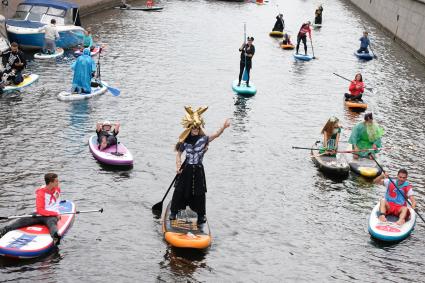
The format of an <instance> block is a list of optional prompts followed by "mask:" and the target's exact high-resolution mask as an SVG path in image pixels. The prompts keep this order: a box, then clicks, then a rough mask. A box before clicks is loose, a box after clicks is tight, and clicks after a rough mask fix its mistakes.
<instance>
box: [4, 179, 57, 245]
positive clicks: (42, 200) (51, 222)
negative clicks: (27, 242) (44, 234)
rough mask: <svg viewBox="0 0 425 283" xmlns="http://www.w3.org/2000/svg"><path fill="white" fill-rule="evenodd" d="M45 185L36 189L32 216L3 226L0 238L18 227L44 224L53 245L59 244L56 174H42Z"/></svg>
mask: <svg viewBox="0 0 425 283" xmlns="http://www.w3.org/2000/svg"><path fill="white" fill-rule="evenodd" d="M44 180H45V182H46V186H45V187H42V188H39V189H37V190H36V192H35V194H36V212H35V213H34V214H33V217H26V218H20V219H18V220H17V221H15V222H14V223H12V224H10V225H7V226H5V227H3V229H1V230H0V238H1V237H3V236H4V235H5V234H6V233H7V232H9V231H12V230H16V229H19V228H23V227H27V226H31V225H37V224H44V225H46V226H47V228H49V232H50V236H52V238H53V242H54V244H55V245H59V243H60V239H61V236H59V235H58V227H57V223H58V219H59V218H60V215H59V203H60V192H61V190H60V188H59V180H58V175H57V174H55V173H47V174H46V175H44Z"/></svg>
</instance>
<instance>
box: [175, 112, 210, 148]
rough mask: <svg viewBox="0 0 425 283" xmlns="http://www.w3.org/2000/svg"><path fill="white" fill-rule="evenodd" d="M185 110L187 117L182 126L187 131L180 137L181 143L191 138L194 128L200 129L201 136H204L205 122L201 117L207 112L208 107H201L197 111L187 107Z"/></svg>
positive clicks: (184, 118)
mask: <svg viewBox="0 0 425 283" xmlns="http://www.w3.org/2000/svg"><path fill="white" fill-rule="evenodd" d="M184 109H185V110H186V115H185V116H184V117H183V120H182V125H183V127H184V128H185V130H184V131H183V133H181V135H180V136H179V142H184V140H185V139H186V138H187V137H188V136H189V134H190V131H191V130H192V128H197V127H199V134H200V135H204V131H203V129H202V128H203V127H204V125H205V122H204V119H203V118H202V117H201V115H202V113H204V112H205V111H207V109H208V107H199V108H198V110H196V111H193V110H192V106H185V107H184Z"/></svg>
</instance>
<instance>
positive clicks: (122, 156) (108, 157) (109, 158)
mask: <svg viewBox="0 0 425 283" xmlns="http://www.w3.org/2000/svg"><path fill="white" fill-rule="evenodd" d="M89 148H90V151H91V153H92V154H93V157H94V158H95V159H96V160H97V161H99V162H100V163H103V164H107V165H114V166H132V165H133V155H132V154H131V152H130V151H129V150H128V149H127V148H126V147H125V145H123V144H122V143H119V144H118V149H117V145H111V146H110V147H107V148H106V149H104V150H102V151H100V150H99V143H98V142H97V135H93V136H91V137H90V139H89ZM116 152H118V154H116Z"/></svg>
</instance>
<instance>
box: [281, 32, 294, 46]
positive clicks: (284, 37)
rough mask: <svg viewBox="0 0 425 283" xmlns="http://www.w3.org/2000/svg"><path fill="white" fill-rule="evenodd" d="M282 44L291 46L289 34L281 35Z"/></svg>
mask: <svg viewBox="0 0 425 283" xmlns="http://www.w3.org/2000/svg"><path fill="white" fill-rule="evenodd" d="M282 44H283V45H292V42H291V36H290V35H289V34H287V33H285V34H284V35H283V40H282Z"/></svg>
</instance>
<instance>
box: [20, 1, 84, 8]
mask: <svg viewBox="0 0 425 283" xmlns="http://www.w3.org/2000/svg"><path fill="white" fill-rule="evenodd" d="M21 4H28V5H34V6H46V7H53V8H57V9H62V10H68V9H71V8H78V5H77V4H75V3H69V2H62V1H52V0H25V1H23V2H22V3H21Z"/></svg>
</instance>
